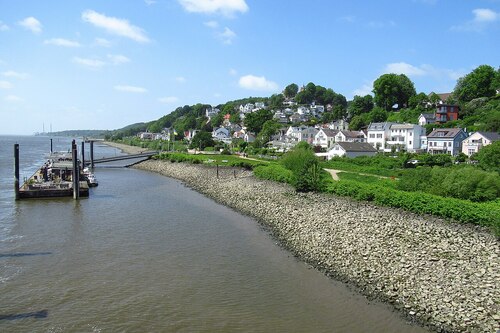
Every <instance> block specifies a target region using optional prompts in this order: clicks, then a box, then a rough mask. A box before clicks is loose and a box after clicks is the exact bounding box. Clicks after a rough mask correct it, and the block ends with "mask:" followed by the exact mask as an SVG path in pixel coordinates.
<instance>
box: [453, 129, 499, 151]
mask: <svg viewBox="0 0 500 333" xmlns="http://www.w3.org/2000/svg"><path fill="white" fill-rule="evenodd" d="M498 140H500V134H498V133H495V132H476V133H473V134H471V135H470V136H469V137H468V138H466V139H465V140H463V141H462V153H464V154H466V155H467V156H471V155H472V154H475V153H477V152H478V151H479V150H480V149H481V148H483V147H484V146H487V145H489V144H492V143H493V142H495V141H498Z"/></svg>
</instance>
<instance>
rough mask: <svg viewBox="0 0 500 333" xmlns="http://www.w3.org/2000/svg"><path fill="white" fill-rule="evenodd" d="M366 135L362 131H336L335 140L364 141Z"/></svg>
mask: <svg viewBox="0 0 500 333" xmlns="http://www.w3.org/2000/svg"><path fill="white" fill-rule="evenodd" d="M365 141H366V135H365V133H364V132H363V131H338V132H337V134H336V135H335V142H365Z"/></svg>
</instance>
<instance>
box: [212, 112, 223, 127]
mask: <svg viewBox="0 0 500 333" xmlns="http://www.w3.org/2000/svg"><path fill="white" fill-rule="evenodd" d="M224 115H225V113H223V112H219V113H217V114H216V115H215V116H213V117H212V118H210V124H211V125H212V127H213V128H216V127H220V125H221V124H222V122H223V121H224Z"/></svg>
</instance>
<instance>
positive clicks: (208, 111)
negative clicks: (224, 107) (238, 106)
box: [205, 107, 220, 118]
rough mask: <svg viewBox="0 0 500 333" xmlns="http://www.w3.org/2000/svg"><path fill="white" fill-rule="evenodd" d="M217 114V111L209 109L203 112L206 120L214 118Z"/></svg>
mask: <svg viewBox="0 0 500 333" xmlns="http://www.w3.org/2000/svg"><path fill="white" fill-rule="evenodd" d="M219 112H220V110H219V109H217V108H212V107H210V108H207V109H206V110H205V116H206V117H207V118H211V117H213V116H216V115H217V114H218V113H219Z"/></svg>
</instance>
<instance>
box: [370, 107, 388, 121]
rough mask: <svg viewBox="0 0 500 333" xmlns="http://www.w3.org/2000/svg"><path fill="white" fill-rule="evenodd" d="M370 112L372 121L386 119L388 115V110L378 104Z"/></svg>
mask: <svg viewBox="0 0 500 333" xmlns="http://www.w3.org/2000/svg"><path fill="white" fill-rule="evenodd" d="M369 114H370V121H371V122H373V123H378V122H382V121H386V119H387V116H388V114H387V111H385V110H384V109H382V108H381V107H378V106H376V107H374V108H373V110H372V111H371V112H370V113H369Z"/></svg>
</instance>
